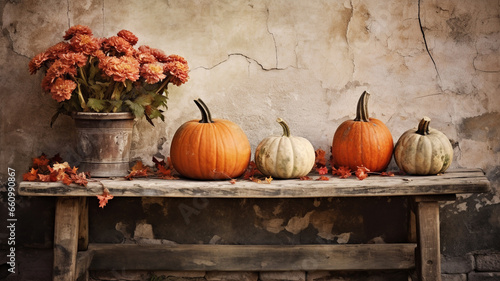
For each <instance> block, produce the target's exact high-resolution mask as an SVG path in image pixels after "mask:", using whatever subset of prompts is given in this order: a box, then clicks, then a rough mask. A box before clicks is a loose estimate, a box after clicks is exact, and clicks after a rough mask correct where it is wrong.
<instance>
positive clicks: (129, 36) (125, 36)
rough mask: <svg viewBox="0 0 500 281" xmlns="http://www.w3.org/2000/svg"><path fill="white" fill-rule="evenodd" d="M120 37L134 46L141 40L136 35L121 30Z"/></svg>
mask: <svg viewBox="0 0 500 281" xmlns="http://www.w3.org/2000/svg"><path fill="white" fill-rule="evenodd" d="M118 36H119V37H121V38H123V39H125V40H126V41H127V42H128V43H129V44H130V45H132V46H134V45H135V44H137V41H139V38H137V36H135V35H134V33H132V32H130V31H128V30H125V29H124V30H120V32H118Z"/></svg>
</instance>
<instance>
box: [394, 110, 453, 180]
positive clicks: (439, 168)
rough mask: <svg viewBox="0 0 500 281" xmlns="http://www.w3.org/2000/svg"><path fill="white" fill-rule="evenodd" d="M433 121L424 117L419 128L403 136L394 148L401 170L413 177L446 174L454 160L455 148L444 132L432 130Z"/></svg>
mask: <svg viewBox="0 0 500 281" xmlns="http://www.w3.org/2000/svg"><path fill="white" fill-rule="evenodd" d="M430 121H431V119H430V118H429V117H424V118H423V119H422V120H421V121H420V123H419V124H418V128H414V129H411V130H408V131H406V132H405V133H403V135H401V137H400V138H399V140H398V142H397V143H396V147H395V148H394V159H395V160H396V164H397V165H398V167H399V169H401V170H402V171H403V172H405V173H407V174H412V175H436V174H440V173H444V172H445V171H446V169H448V167H449V166H450V164H451V161H452V159H453V147H452V146H451V143H450V140H449V139H448V137H446V135H445V134H443V133H442V132H440V131H438V130H436V129H433V128H430V127H429V123H430Z"/></svg>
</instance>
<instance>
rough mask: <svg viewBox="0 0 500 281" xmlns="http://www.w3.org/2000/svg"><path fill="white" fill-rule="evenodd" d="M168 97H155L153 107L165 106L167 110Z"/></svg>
mask: <svg viewBox="0 0 500 281" xmlns="http://www.w3.org/2000/svg"><path fill="white" fill-rule="evenodd" d="M167 99H168V98H167V96H163V95H155V97H154V101H153V102H152V103H151V106H153V107H160V106H164V107H165V108H166V107H167Z"/></svg>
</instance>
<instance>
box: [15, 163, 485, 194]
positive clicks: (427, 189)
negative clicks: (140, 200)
mask: <svg viewBox="0 0 500 281" xmlns="http://www.w3.org/2000/svg"><path fill="white" fill-rule="evenodd" d="M103 187H106V188H107V189H108V190H109V191H110V193H111V194H113V196H118V197H119V196H124V197H206V198H295V197H301V198H306V197H310V198H314V197H367V196H408V195H435V194H458V193H476V192H487V191H489V190H490V183H489V181H488V179H487V178H486V177H485V175H484V173H483V172H482V170H479V169H476V170H458V171H450V172H447V173H445V174H443V175H439V176H408V175H405V176H401V175H397V176H394V177H382V176H376V175H374V176H370V177H368V178H367V179H365V180H362V181H360V180H358V179H357V178H356V177H351V178H348V179H340V178H338V177H333V176H330V180H329V181H301V180H298V179H292V180H273V181H272V183H271V184H258V183H255V182H251V181H245V180H239V181H237V182H236V183H235V184H231V183H230V182H229V181H194V180H185V179H181V180H161V179H134V180H132V181H128V180H125V179H123V178H118V179H102V180H99V181H90V182H89V184H88V186H87V187H82V186H77V185H70V186H66V185H64V184H62V183H58V182H56V183H45V182H21V184H20V186H19V194H21V195H25V196H96V195H100V194H102V190H103Z"/></svg>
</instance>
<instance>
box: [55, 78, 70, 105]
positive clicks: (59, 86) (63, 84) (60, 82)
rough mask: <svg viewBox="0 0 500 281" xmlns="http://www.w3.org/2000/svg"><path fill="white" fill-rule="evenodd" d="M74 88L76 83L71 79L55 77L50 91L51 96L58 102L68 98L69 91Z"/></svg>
mask: <svg viewBox="0 0 500 281" xmlns="http://www.w3.org/2000/svg"><path fill="white" fill-rule="evenodd" d="M74 89H76V83H75V82H73V81H71V80H66V79H63V78H57V80H56V82H55V83H54V84H53V85H52V87H51V89H50V93H51V94H52V98H53V99H55V100H56V101H58V102H62V101H65V100H69V99H70V98H71V93H73V90H74Z"/></svg>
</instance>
